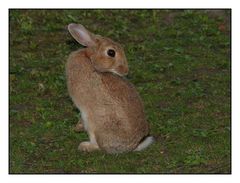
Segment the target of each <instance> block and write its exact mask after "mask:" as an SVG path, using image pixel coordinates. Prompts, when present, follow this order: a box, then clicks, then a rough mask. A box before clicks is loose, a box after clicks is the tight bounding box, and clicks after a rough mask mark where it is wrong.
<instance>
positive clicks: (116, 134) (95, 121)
mask: <svg viewBox="0 0 240 183" xmlns="http://www.w3.org/2000/svg"><path fill="white" fill-rule="evenodd" d="M68 30H69V32H70V34H71V35H72V37H73V38H74V39H75V40H76V41H77V42H78V43H80V44H81V45H83V46H84V47H85V48H83V49H79V50H77V51H73V52H72V53H71V54H70V55H69V57H68V60H67V63H66V77H67V87H68V92H69V95H70V97H71V98H72V100H73V102H74V104H75V105H76V107H77V108H78V109H79V110H80V113H81V119H80V121H79V122H78V123H77V125H76V127H75V130H76V131H86V132H87V133H88V136H89V139H90V140H89V141H86V142H81V143H80V144H79V146H78V150H80V151H84V152H92V151H96V150H102V151H104V152H106V153H110V154H118V153H124V152H130V151H141V150H143V149H145V148H146V147H148V146H149V145H150V144H152V143H153V142H154V138H153V137H152V136H149V124H148V122H147V121H146V119H145V114H144V108H143V103H142V101H141V98H140V96H139V94H138V92H137V90H136V89H135V87H134V86H133V85H132V84H131V83H130V82H129V81H127V79H125V78H124V76H126V75H127V74H128V70H129V69H128V62H127V59H126V56H125V54H124V50H123V48H122V47H121V45H120V44H118V43H116V42H114V41H112V40H111V39H109V38H105V37H102V36H100V35H95V34H93V33H91V32H89V31H88V30H87V29H86V28H85V27H84V26H82V25H80V24H74V23H71V24H69V25H68Z"/></svg>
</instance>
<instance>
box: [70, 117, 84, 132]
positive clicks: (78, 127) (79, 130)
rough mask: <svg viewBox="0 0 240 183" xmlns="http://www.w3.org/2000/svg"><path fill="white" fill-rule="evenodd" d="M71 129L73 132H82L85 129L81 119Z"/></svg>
mask: <svg viewBox="0 0 240 183" xmlns="http://www.w3.org/2000/svg"><path fill="white" fill-rule="evenodd" d="M73 130H74V131H75V132H83V131H84V130H85V129H84V126H83V124H82V122H81V120H79V122H78V123H77V124H76V126H75V127H74V128H73Z"/></svg>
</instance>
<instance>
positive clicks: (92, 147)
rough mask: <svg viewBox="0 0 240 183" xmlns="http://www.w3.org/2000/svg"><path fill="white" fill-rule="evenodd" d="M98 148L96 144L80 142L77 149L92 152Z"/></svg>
mask: <svg viewBox="0 0 240 183" xmlns="http://www.w3.org/2000/svg"><path fill="white" fill-rule="evenodd" d="M98 149H99V147H98V145H97V144H93V143H91V142H81V143H80V144H79V146H78V150H79V151H83V152H92V151H95V150H98Z"/></svg>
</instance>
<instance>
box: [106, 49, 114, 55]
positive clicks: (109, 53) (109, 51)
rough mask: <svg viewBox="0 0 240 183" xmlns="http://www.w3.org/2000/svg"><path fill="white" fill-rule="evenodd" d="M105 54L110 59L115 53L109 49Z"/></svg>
mask: <svg viewBox="0 0 240 183" xmlns="http://www.w3.org/2000/svg"><path fill="white" fill-rule="evenodd" d="M107 54H108V56H110V57H115V51H114V50H112V49H109V50H108V51H107Z"/></svg>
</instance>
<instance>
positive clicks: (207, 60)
mask: <svg viewBox="0 0 240 183" xmlns="http://www.w3.org/2000/svg"><path fill="white" fill-rule="evenodd" d="M229 14H230V11H229V10H225V11H219V12H217V13H216V11H211V10H209V11H204V10H10V12H9V21H10V71H9V72H10V73H9V74H10V76H9V82H10V86H9V87H10V109H9V112H10V122H9V128H10V144H9V145H10V168H9V171H10V173H230V172H231V165H230V161H231V146H230V141H231V136H230V134H231V132H230V131H231V120H230V113H231V109H230V108H231V104H230V98H231V94H230V93H231V89H230V81H231V78H230V68H231V61H230V54H231V50H230V25H229V21H230V20H229V16H230V15H229ZM72 22H76V23H81V24H83V25H85V26H86V27H87V28H88V29H89V30H91V31H92V32H95V33H97V34H100V35H103V36H107V37H110V38H112V39H113V40H115V41H118V42H120V43H121V44H122V45H124V49H125V52H126V56H127V58H128V62H129V66H130V73H129V76H128V79H129V80H130V81H131V82H132V83H134V85H135V86H136V88H137V90H138V91H139V93H140V95H141V97H142V99H143V102H144V105H145V111H146V115H147V119H148V121H149V123H150V127H151V134H153V135H154V136H155V137H156V143H155V144H153V145H152V146H151V147H149V148H148V149H146V150H145V151H142V152H134V153H133V152H132V153H126V154H120V155H108V154H104V153H103V152H94V153H90V154H88V153H81V152H79V151H78V150H77V146H78V144H79V143H80V142H81V141H83V140H86V139H87V138H88V137H87V135H86V134H85V133H75V132H74V131H73V129H72V128H73V126H74V125H75V124H76V122H77V121H78V118H79V112H78V110H77V109H76V108H75V107H74V105H73V103H72V101H71V99H70V97H69V96H68V93H67V88H66V78H65V63H66V59H67V57H68V55H69V53H70V52H71V51H73V50H76V49H78V48H79V47H80V46H79V45H78V44H77V43H76V42H75V41H74V40H73V39H72V38H71V36H70V34H69V33H68V32H67V30H66V26H67V25H68V24H69V23H72Z"/></svg>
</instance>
